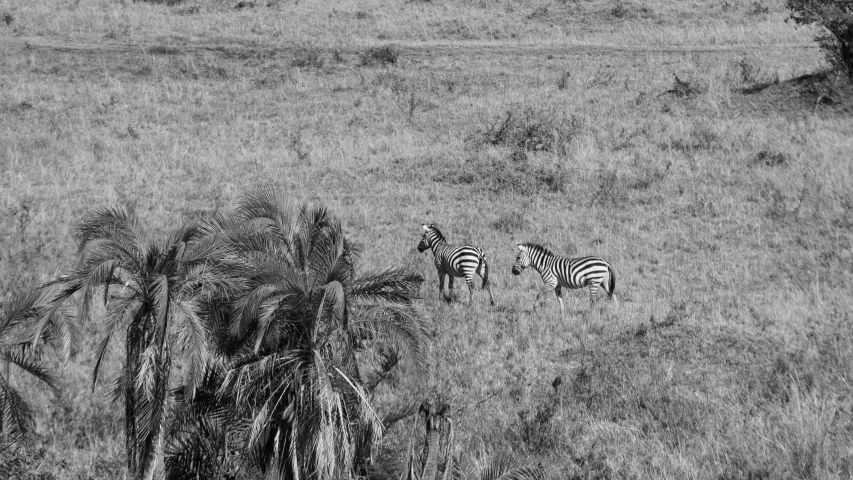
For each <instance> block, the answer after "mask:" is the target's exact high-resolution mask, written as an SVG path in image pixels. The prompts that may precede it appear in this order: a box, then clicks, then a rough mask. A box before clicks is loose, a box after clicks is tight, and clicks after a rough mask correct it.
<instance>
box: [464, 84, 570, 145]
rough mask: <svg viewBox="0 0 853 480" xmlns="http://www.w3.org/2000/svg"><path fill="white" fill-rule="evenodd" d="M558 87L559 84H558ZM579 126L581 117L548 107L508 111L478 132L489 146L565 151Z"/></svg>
mask: <svg viewBox="0 0 853 480" xmlns="http://www.w3.org/2000/svg"><path fill="white" fill-rule="evenodd" d="M558 86H559V85H558ZM581 128H582V123H581V119H580V118H578V117H575V116H568V117H567V116H566V115H565V114H563V113H561V112H557V111H553V110H549V109H533V108H526V109H524V110H522V111H520V112H518V111H515V110H507V111H506V112H505V113H504V114H503V115H501V116H499V117H498V118H496V119H493V120H492V121H491V122H489V123H488V124H487V125H486V127H485V128H484V129H482V131H481V133H480V137H481V138H482V140H483V141H484V142H485V143H487V144H490V145H507V146H509V147H514V148H518V149H521V150H524V151H546V152H550V151H556V152H560V153H565V148H566V145H567V144H568V142H569V141H570V140H571V139H572V138H573V137H574V136H575V135H577V134H578V132H579V131H580V130H581Z"/></svg>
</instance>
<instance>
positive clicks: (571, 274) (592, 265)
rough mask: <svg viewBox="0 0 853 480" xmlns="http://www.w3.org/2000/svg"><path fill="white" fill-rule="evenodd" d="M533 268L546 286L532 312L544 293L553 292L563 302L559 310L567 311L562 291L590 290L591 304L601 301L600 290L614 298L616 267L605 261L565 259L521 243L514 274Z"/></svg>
mask: <svg viewBox="0 0 853 480" xmlns="http://www.w3.org/2000/svg"><path fill="white" fill-rule="evenodd" d="M530 266H532V267H533V268H534V269H536V271H537V272H539V274H540V275H542V281H543V282H545V286H544V287H543V288H542V290H540V291H539V293H537V294H536V299H535V300H534V301H533V309H534V310H535V309H536V302H537V301H538V300H539V297H540V296H542V294H543V293H545V292H547V291H549V290H554V293H556V294H557V299H558V300H560V310H561V311H563V312H565V308H564V307H563V297H562V291H561V289H562V288H563V287H566V288H583V287H589V296H590V301H591V302H594V301H595V300H596V299H597V298H598V287H599V286H601V288H602V289H603V290H604V291H605V292H607V295H608V296H610V297H612V296H613V292H614V290H615V289H616V275H615V274H614V273H613V267H611V266H610V264H609V263H607V261H606V260H604V259H603V258H598V257H579V258H565V257H558V256H557V255H554V254H553V253H552V252H551V251H550V250H548V249H547V248H545V247H543V246H541V245H537V244H535V243H520V244H518V257H516V259H515V265H513V266H512V273H513V274H514V275H521V272H523V271H524V269H525V268H527V267H530Z"/></svg>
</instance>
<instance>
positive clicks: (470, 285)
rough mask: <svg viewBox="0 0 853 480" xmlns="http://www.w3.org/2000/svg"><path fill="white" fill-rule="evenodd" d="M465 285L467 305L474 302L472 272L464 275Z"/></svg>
mask: <svg viewBox="0 0 853 480" xmlns="http://www.w3.org/2000/svg"><path fill="white" fill-rule="evenodd" d="M465 283H466V284H467V285H468V305H471V303H472V302H473V301H474V272H471V273H469V274H468V275H465Z"/></svg>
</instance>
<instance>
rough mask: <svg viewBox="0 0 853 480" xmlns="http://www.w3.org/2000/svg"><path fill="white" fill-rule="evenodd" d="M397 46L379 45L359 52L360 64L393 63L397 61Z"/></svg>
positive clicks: (380, 64)
mask: <svg viewBox="0 0 853 480" xmlns="http://www.w3.org/2000/svg"><path fill="white" fill-rule="evenodd" d="M399 55H400V54H399V52H397V48H396V47H394V46H393V45H383V46H381V47H371V48H368V49H367V50H365V51H364V52H363V53H362V54H361V66H363V67H376V66H384V65H393V64H396V63H397V58H398V57H399Z"/></svg>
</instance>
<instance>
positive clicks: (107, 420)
mask: <svg viewBox="0 0 853 480" xmlns="http://www.w3.org/2000/svg"><path fill="white" fill-rule="evenodd" d="M236 6H239V7H240V8H235V7H236ZM0 17H2V18H0V20H2V22H0V52H2V55H0V185H1V186H0V189H1V190H0V222H2V227H0V299H2V300H5V299H7V298H9V297H10V296H11V295H12V294H13V293H15V292H17V291H19V290H21V289H23V288H24V287H26V286H32V285H36V284H38V283H40V282H42V281H46V280H48V279H49V278H51V277H52V276H53V275H54V274H55V273H56V271H57V270H58V269H64V268H67V267H68V266H70V265H71V264H72V263H73V261H74V248H75V247H74V239H73V229H74V226H75V225H76V223H77V221H78V220H79V219H80V218H81V217H82V215H83V214H84V213H86V212H88V211H91V210H92V209H94V208H97V207H102V206H107V205H126V206H129V207H132V208H135V209H136V211H137V212H138V213H139V214H140V216H141V217H142V219H143V222H144V223H145V224H146V225H147V227H148V228H149V230H150V232H151V234H152V235H156V234H159V233H162V232H164V231H165V230H166V229H168V228H170V227H173V226H175V225H176V224H177V223H178V222H179V221H180V220H181V219H188V218H190V219H191V218H199V217H200V216H202V215H205V214H207V213H209V212H213V211H217V210H223V209H229V208H231V206H232V205H233V202H234V199H235V198H236V197H237V196H238V195H239V194H240V193H241V192H243V191H245V190H247V189H248V188H249V187H251V186H255V185H259V184H272V185H275V186H277V187H278V188H279V189H280V190H282V191H284V192H287V193H288V194H289V195H290V196H291V197H292V198H293V199H294V200H297V201H299V200H307V201H312V202H318V203H321V204H323V205H326V206H329V207H331V208H333V209H334V211H335V212H336V213H337V214H338V215H339V216H340V217H341V218H342V220H343V222H344V224H345V231H346V232H347V233H348V235H349V236H350V237H351V238H353V239H354V240H357V241H358V242H359V243H360V244H362V245H363V246H364V252H363V259H364V264H366V265H371V266H375V267H383V266H392V265H414V266H416V267H417V268H418V269H419V270H420V271H422V272H423V273H424V275H425V276H426V283H425V284H424V286H423V288H422V296H423V302H422V303H423V310H424V312H425V313H426V315H428V317H429V318H430V319H431V321H432V322H434V333H433V338H432V340H433V346H432V350H433V355H434V362H433V366H432V368H431V370H430V373H429V375H428V377H425V378H422V379H421V381H420V382H419V383H420V385H418V389H419V390H418V391H416V392H412V391H411V390H412V387H411V386H408V387H407V385H404V384H402V383H401V385H400V388H399V389H396V390H395V389H391V388H389V389H387V390H386V391H384V392H382V393H381V394H380V395H379V397H378V398H377V399H376V400H377V405H378V406H379V407H380V409H381V408H390V407H388V406H390V405H393V404H394V403H395V402H396V401H397V399H398V398H399V397H400V396H405V395H411V396H412V397H416V396H417V395H421V394H425V393H426V392H437V393H439V394H441V395H442V396H443V397H444V398H445V399H447V400H448V401H449V402H450V403H451V404H452V406H453V419H454V421H455V426H456V447H457V448H458V449H459V451H460V452H462V453H463V456H464V457H465V458H467V459H468V461H470V462H473V463H477V462H481V461H485V460H484V459H486V458H492V457H494V456H495V455H501V456H509V455H511V456H514V457H516V458H519V459H524V460H528V461H532V462H538V463H541V464H542V465H543V466H544V467H546V469H547V471H548V473H549V475H550V477H551V478H555V479H563V478H673V479H681V478H713V479H770V478H851V476H853V417H851V414H853V411H851V407H853V397H851V395H850V393H851V381H853V373H851V372H853V322H851V320H853V319H851V310H853V293H851V286H853V281H851V280H853V279H851V272H853V254H851V233H853V232H851V228H853V212H851V207H853V167H851V165H853V163H851V162H850V158H851V152H853V135H851V134H853V120H851V115H853V110H851V109H850V98H851V94H850V92H851V90H850V87H849V86H848V85H847V84H845V82H844V81H843V80H839V79H837V78H835V77H833V76H817V77H809V78H805V79H804V78H800V77H801V76H803V75H807V74H816V73H818V72H820V71H821V69H822V68H823V66H824V64H823V61H822V57H821V54H820V52H819V50H818V49H817V48H816V46H815V45H814V44H813V42H812V37H813V32H812V31H809V30H807V29H795V28H794V27H793V26H792V25H791V24H789V23H786V22H785V21H784V20H785V17H786V12H785V10H784V5H783V3H782V2H780V1H777V0H774V1H757V2H742V1H741V2H738V1H722V2H721V1H705V0H703V1H699V0H696V1H691V2H682V1H663V0H649V1H645V2H643V1H631V2H619V3H614V2H611V1H601V0H593V1H579V2H571V1H567V2H562V1H558V0H538V1H530V2H521V1H512V0H497V1H491V0H479V1H471V0H461V1H458V2H453V1H449V0H434V1H432V2H403V1H400V0H394V1H390V2H379V1H375V0H368V1H365V2H354V1H341V2H320V1H317V0H309V1H304V0H303V1H298V2H292V1H278V0H272V1H270V2H269V3H264V2H260V1H259V2H254V3H252V2H240V4H239V5H237V4H236V2H224V1H198V2H197V1H192V0H190V1H187V2H183V3H179V4H176V5H173V6H166V5H151V4H145V3H127V2H118V1H106V0H75V1H55V0H32V1H28V2H19V1H14V0H11V1H10V0H0ZM386 46H390V47H389V48H388V49H386V50H382V49H381V47H386ZM371 49H372V50H371ZM391 60H396V61H395V62H393V63H392V62H390V61H391ZM674 75H677V76H678V78H679V79H680V80H681V81H683V82H685V83H682V84H680V85H679V84H678V83H677V82H676V81H675V78H674ZM429 221H433V222H436V224H437V225H438V226H439V227H440V228H441V229H442V231H443V232H444V233H445V234H446V235H447V237H448V238H449V240H450V241H451V242H453V243H462V242H470V243H472V244H475V245H478V246H480V247H482V248H483V249H484V250H485V251H486V252H487V254H488V258H489V261H490V266H491V279H492V281H493V290H494V292H495V296H496V299H497V306H496V307H489V306H488V301H487V297H486V296H485V294H484V293H483V292H481V291H479V290H478V291H477V292H476V293H475V297H474V304H473V305H471V306H468V305H466V304H465V300H466V297H467V292H466V291H465V289H464V288H463V289H458V288H457V292H458V293H460V294H459V298H460V300H461V301H460V302H456V303H453V304H451V305H446V304H444V303H443V302H442V301H441V300H440V298H439V296H438V291H437V288H436V282H437V280H436V274H435V270H434V268H433V266H432V258H431V254H423V255H419V254H418V253H417V250H416V249H415V247H416V245H417V243H418V241H419V238H420V235H421V230H420V224H421V223H423V222H429ZM520 241H534V242H540V243H543V244H546V245H548V246H550V247H551V248H552V249H554V250H555V251H558V252H560V253H562V254H565V255H571V254H596V255H601V256H603V257H605V258H607V259H609V260H610V261H611V263H612V264H613V265H614V266H615V269H616V272H617V296H618V298H619V301H618V303H615V302H607V301H603V302H600V304H599V305H597V306H596V307H595V308H593V309H590V306H589V304H588V300H587V297H586V295H585V293H584V292H578V291H570V292H567V294H564V296H565V297H566V299H567V302H566V303H567V314H566V317H565V318H561V316H560V311H559V306H558V304H557V302H556V300H555V299H554V298H553V296H549V297H548V298H547V301H546V302H545V304H544V308H540V309H538V310H537V311H536V312H533V311H532V310H531V306H532V300H533V297H534V296H535V293H536V291H537V289H538V288H539V285H540V284H541V281H540V279H539V278H538V275H536V274H535V273H534V272H526V273H525V274H524V275H523V276H522V277H513V276H512V275H511V274H510V267H511V265H512V263H513V261H514V256H515V251H516V250H515V244H516V243H517V242H520ZM460 284H461V285H463V287H464V284H463V283H461V282H457V286H459V285H460ZM80 330H81V339H82V343H81V346H80V348H79V350H78V352H77V354H76V355H75V356H74V357H73V358H72V360H70V361H69V362H67V363H59V362H55V363H56V367H57V369H58V372H59V376H60V378H61V385H62V387H63V390H62V395H61V396H57V397H54V396H53V395H50V394H45V393H42V392H41V391H40V390H37V389H34V388H30V386H29V385H28V380H26V379H25V378H24V377H20V378H17V379H16V381H17V382H18V384H19V385H20V386H22V387H23V388H24V389H25V392H26V393H27V395H28V397H29V398H32V399H34V401H35V402H36V404H37V405H38V407H39V408H40V410H39V412H38V414H37V431H36V434H35V436H34V437H33V438H32V439H31V448H30V451H29V453H28V455H27V456H26V457H24V458H16V459H10V458H7V459H6V461H5V464H4V465H5V466H6V468H10V467H9V465H10V464H11V463H14V462H17V463H16V464H15V465H16V466H15V468H16V469H17V470H15V471H16V472H19V473H20V472H28V473H27V475H30V476H31V477H32V478H54V477H55V478H61V479H66V478H67V479H78V478H79V479H88V478H95V479H99V478H118V477H121V476H122V475H123V474H124V452H123V446H124V444H123V438H122V433H121V432H122V425H123V423H122V420H121V412H122V410H121V408H119V407H118V406H116V405H115V404H112V403H111V402H110V400H109V398H108V397H107V395H106V392H107V390H108V387H109V385H108V383H109V382H102V384H101V385H98V386H97V387H96V388H95V389H94V392H93V391H92V390H91V388H90V374H91V368H92V360H91V352H92V350H93V348H94V345H95V343H96V342H97V339H99V338H100V333H101V332H102V331H103V326H102V325H101V324H99V322H98V321H97V317H96V319H95V320H94V321H91V322H88V323H86V324H84V325H81V326H80ZM112 358H113V359H114V361H115V363H118V362H119V360H118V359H119V358H121V357H120V355H119V353H118V352H115V355H114V356H113V357H112ZM113 368H115V367H114V366H113ZM179 374H180V373H179V372H178V375H179ZM406 388H408V389H409V392H408V393H406V392H404V390H405V389H406ZM406 434H407V427H405V428H396V429H392V430H390V431H388V432H386V436H385V444H386V445H387V447H388V449H389V450H394V448H395V446H396V445H401V444H402V442H404V441H405V440H404V437H405V435H406ZM13 460H14V462H13ZM0 477H3V474H2V472H0Z"/></svg>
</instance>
